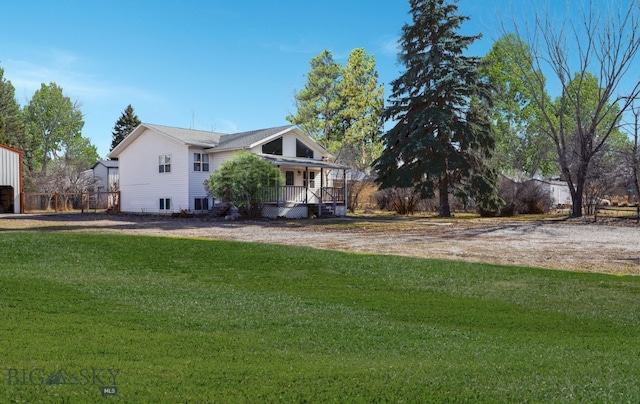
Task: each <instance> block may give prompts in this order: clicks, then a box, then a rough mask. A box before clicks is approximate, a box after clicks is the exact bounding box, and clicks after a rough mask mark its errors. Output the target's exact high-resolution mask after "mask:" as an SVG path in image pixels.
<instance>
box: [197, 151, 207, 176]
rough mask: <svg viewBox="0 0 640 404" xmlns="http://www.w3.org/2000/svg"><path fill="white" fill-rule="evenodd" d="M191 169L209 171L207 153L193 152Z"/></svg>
mask: <svg viewBox="0 0 640 404" xmlns="http://www.w3.org/2000/svg"><path fill="white" fill-rule="evenodd" d="M193 171H205V172H206V171H209V155H208V154H205V153H193Z"/></svg>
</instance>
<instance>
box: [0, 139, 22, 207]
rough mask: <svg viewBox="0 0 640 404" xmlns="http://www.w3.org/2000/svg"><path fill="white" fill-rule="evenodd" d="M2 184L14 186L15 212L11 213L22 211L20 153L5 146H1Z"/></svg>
mask: <svg viewBox="0 0 640 404" xmlns="http://www.w3.org/2000/svg"><path fill="white" fill-rule="evenodd" d="M0 186H3V187H5V186H7V187H12V188H13V212H10V213H20V191H21V189H20V154H19V153H16V152H15V151H13V150H9V149H5V148H4V147H0ZM8 208H9V207H8V206H6V207H4V208H3V210H4V209H8Z"/></svg>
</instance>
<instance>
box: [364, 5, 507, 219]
mask: <svg viewBox="0 0 640 404" xmlns="http://www.w3.org/2000/svg"><path fill="white" fill-rule="evenodd" d="M409 3H410V5H411V15H412V20H413V21H412V24H405V25H404V27H403V28H402V36H401V38H400V46H401V51H400V54H399V60H400V62H401V63H402V64H403V65H404V66H405V68H406V71H405V72H404V73H403V74H402V75H401V76H400V77H399V78H398V79H396V80H394V81H393V82H392V83H391V85H392V94H391V97H390V100H389V103H390V104H389V106H388V108H387V109H386V110H385V119H387V120H391V121H393V122H395V124H394V126H393V127H392V128H391V129H390V130H389V131H388V132H387V133H385V134H384V136H383V140H384V142H385V150H384V151H383V152H382V155H381V156H380V158H379V159H378V160H377V164H376V168H377V170H378V175H379V176H378V181H379V183H380V186H381V187H382V188H390V187H396V186H398V187H410V186H413V187H414V189H415V191H416V192H419V193H420V195H421V196H422V197H424V198H429V197H433V196H434V194H435V189H436V187H437V189H438V191H439V197H440V216H443V217H448V216H451V209H450V205H449V193H450V192H454V191H455V192H456V194H458V195H460V194H461V192H460V191H464V192H465V194H466V195H468V193H469V192H471V193H472V194H471V196H473V197H475V199H476V202H477V203H478V205H479V206H480V207H481V208H485V209H495V208H497V207H498V204H499V202H500V200H499V199H498V197H497V196H496V193H495V188H496V179H495V175H493V173H492V172H490V171H489V170H488V169H487V168H486V166H485V165H484V160H485V159H486V158H487V157H488V155H490V153H491V150H492V149H493V147H494V139H493V137H492V133H491V125H490V122H489V118H488V117H489V111H488V110H487V109H488V106H489V105H490V103H491V91H490V88H489V86H488V85H487V84H485V83H484V82H483V81H482V80H481V76H480V74H479V71H478V66H479V63H480V59H479V58H476V57H468V56H464V55H463V52H464V51H465V50H466V48H467V47H468V46H469V45H470V44H471V43H472V42H473V41H475V40H476V39H478V38H480V35H477V36H462V35H459V34H457V33H456V31H457V30H458V29H459V28H460V25H461V24H462V23H463V22H464V21H466V20H467V19H468V17H465V16H460V15H457V14H456V12H457V10H458V7H457V5H456V4H455V2H454V4H447V3H446V2H445V0H410V1H409ZM456 186H462V187H459V188H458V189H455V187H456Z"/></svg>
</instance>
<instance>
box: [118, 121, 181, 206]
mask: <svg viewBox="0 0 640 404" xmlns="http://www.w3.org/2000/svg"><path fill="white" fill-rule="evenodd" d="M165 154H169V155H171V172H170V173H159V172H158V157H159V156H161V155H165ZM119 165H120V168H119V174H120V192H121V210H122V211H123V212H133V213H160V208H159V200H160V198H171V211H173V212H177V211H180V210H181V209H189V199H188V198H189V194H188V184H189V156H188V147H187V146H186V145H184V144H181V143H179V142H177V141H175V140H172V139H169V138H167V137H165V136H163V135H160V134H157V133H155V132H153V131H151V130H149V129H147V130H146V131H145V132H143V133H142V134H141V135H140V136H139V137H138V138H137V139H136V140H134V141H133V142H132V143H131V144H130V145H129V147H127V148H126V149H125V150H123V151H122V153H121V154H120V156H119ZM162 213H166V212H162Z"/></svg>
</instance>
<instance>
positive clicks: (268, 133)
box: [107, 123, 329, 158]
mask: <svg viewBox="0 0 640 404" xmlns="http://www.w3.org/2000/svg"><path fill="white" fill-rule="evenodd" d="M145 130H151V131H153V132H155V133H158V134H160V135H163V136H166V137H168V138H170V139H173V140H175V141H177V142H179V143H181V144H184V145H188V146H198V147H204V148H206V149H207V150H208V151H227V150H240V149H247V148H251V147H254V146H257V145H258V144H260V143H261V142H266V141H269V140H271V138H275V137H277V136H282V135H283V134H285V133H286V132H290V131H297V132H299V133H300V134H304V132H302V131H301V130H300V129H299V128H298V127H297V126H295V125H284V126H276V127H273V128H266V129H258V130H252V131H248V132H239V133H232V134H225V133H218V132H208V131H203V130H194V129H184V128H175V127H171V126H162V125H153V124H149V123H141V124H140V125H138V126H137V127H136V128H135V129H134V130H133V131H131V133H130V134H129V135H128V136H127V137H125V138H124V139H123V140H122V142H120V144H118V145H117V146H116V147H115V148H114V149H113V150H112V151H111V152H110V153H109V154H108V155H107V156H108V157H110V158H117V157H118V155H119V154H120V153H121V152H122V151H123V150H124V149H125V148H127V147H128V146H129V145H130V144H131V143H132V142H133V141H134V140H135V139H136V138H137V137H138V136H140V135H141V134H142V133H143V132H144V131H145ZM310 139H311V138H310ZM311 140H312V141H313V144H314V145H315V146H317V147H318V148H319V149H320V150H322V152H324V153H327V154H329V152H328V151H327V150H326V149H325V148H324V147H322V145H320V144H319V143H317V142H316V141H315V140H313V139H311Z"/></svg>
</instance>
